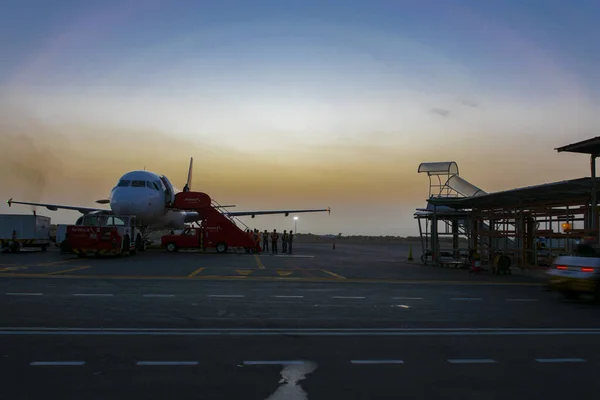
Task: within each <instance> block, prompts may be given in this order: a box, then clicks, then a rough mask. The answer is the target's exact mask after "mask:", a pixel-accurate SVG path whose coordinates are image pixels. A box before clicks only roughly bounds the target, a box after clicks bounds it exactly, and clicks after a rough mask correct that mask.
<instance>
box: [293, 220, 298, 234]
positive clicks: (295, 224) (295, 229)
mask: <svg viewBox="0 0 600 400" xmlns="http://www.w3.org/2000/svg"><path fill="white" fill-rule="evenodd" d="M297 224H298V217H294V232H295V233H296V234H298V227H297Z"/></svg>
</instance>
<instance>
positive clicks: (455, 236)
mask: <svg viewBox="0 0 600 400" xmlns="http://www.w3.org/2000/svg"><path fill="white" fill-rule="evenodd" d="M458 239H459V237H458V219H453V220H452V254H453V256H454V258H457V259H458V258H459V257H460V252H459V251H458Z"/></svg>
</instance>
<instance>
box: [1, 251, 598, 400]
mask: <svg viewBox="0 0 600 400" xmlns="http://www.w3.org/2000/svg"><path fill="white" fill-rule="evenodd" d="M407 250H408V249H407V247H406V246H394V245H340V244H336V249H333V248H332V247H331V244H297V245H296V246H295V248H294V254H292V255H287V254H278V255H252V254H245V253H244V254H242V253H240V254H202V253H197V252H180V253H174V254H173V253H167V252H163V251H146V252H143V253H138V254H137V255H136V256H133V257H122V258H106V259H94V258H89V259H87V258H77V257H75V256H72V255H60V254H58V252H56V251H49V252H47V253H22V254H2V255H0V302H1V303H0V304H2V314H1V315H2V317H1V319H0V343H1V344H2V351H1V352H0V370H1V371H2V376H3V378H4V379H3V385H0V398H2V399H4V398H7V399H13V398H39V397H44V398H46V397H48V396H49V395H51V397H56V398H65V399H68V398H78V399H80V398H90V399H96V398H98V399H101V398H107V397H110V398H123V399H125V398H127V399H131V398H144V399H153V398H157V399H158V398H167V397H168V398H177V399H180V398H181V399H187V398H192V399H221V398H223V399H239V398H244V399H284V398H285V399H332V398H368V399H374V398H394V399H397V398H402V397H404V398H427V399H432V398H444V399H446V398H448V397H449V396H450V397H454V396H456V397H460V398H463V399H481V398H485V399H500V398H502V399H505V398H512V399H520V398H523V399H525V398H527V399H530V398H546V399H554V398H562V397H565V396H572V397H578V396H588V397H589V396H590V395H591V394H593V393H597V392H598V390H599V389H600V384H599V383H598V381H597V380H595V379H594V378H593V374H590V371H593V370H595V369H597V368H598V367H599V366H600V341H599V340H598V339H600V318H599V316H600V315H599V308H598V307H597V306H595V305H593V304H591V303H588V302H585V301H579V302H573V301H566V300H563V299H562V298H561V297H560V296H558V295H557V294H555V293H551V292H547V291H546V290H545V276H544V275H543V274H539V273H534V272H528V273H520V272H519V271H518V270H517V271H515V273H514V274H513V275H509V276H496V275H491V274H489V273H483V274H480V275H473V274H469V273H468V272H467V271H465V270H455V269H448V268H438V267H433V266H424V265H422V264H421V263H420V262H418V261H413V262H408V261H407ZM416 250H417V249H413V251H414V252H415V253H414V254H415V255H417V252H416ZM24 382H35V384H24Z"/></svg>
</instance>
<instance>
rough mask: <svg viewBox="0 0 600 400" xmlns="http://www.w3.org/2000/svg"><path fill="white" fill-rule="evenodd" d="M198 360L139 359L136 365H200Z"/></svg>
mask: <svg viewBox="0 0 600 400" xmlns="http://www.w3.org/2000/svg"><path fill="white" fill-rule="evenodd" d="M198 364H199V362H198V361H138V362H136V363H135V365H198Z"/></svg>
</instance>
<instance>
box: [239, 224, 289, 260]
mask: <svg viewBox="0 0 600 400" xmlns="http://www.w3.org/2000/svg"><path fill="white" fill-rule="evenodd" d="M246 233H248V234H250V235H252V237H253V238H254V241H255V242H256V243H257V244H261V243H262V251H263V253H265V252H268V251H269V243H270V244H271V253H272V254H277V253H278V246H277V245H278V243H279V240H280V239H281V252H282V253H288V254H292V244H293V243H294V232H293V231H291V230H290V232H289V233H288V231H287V230H284V231H283V233H281V234H280V233H277V229H273V232H271V233H269V232H267V230H266V229H265V230H264V231H263V232H260V231H259V230H258V229H254V230H253V231H251V230H250V229H246Z"/></svg>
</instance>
